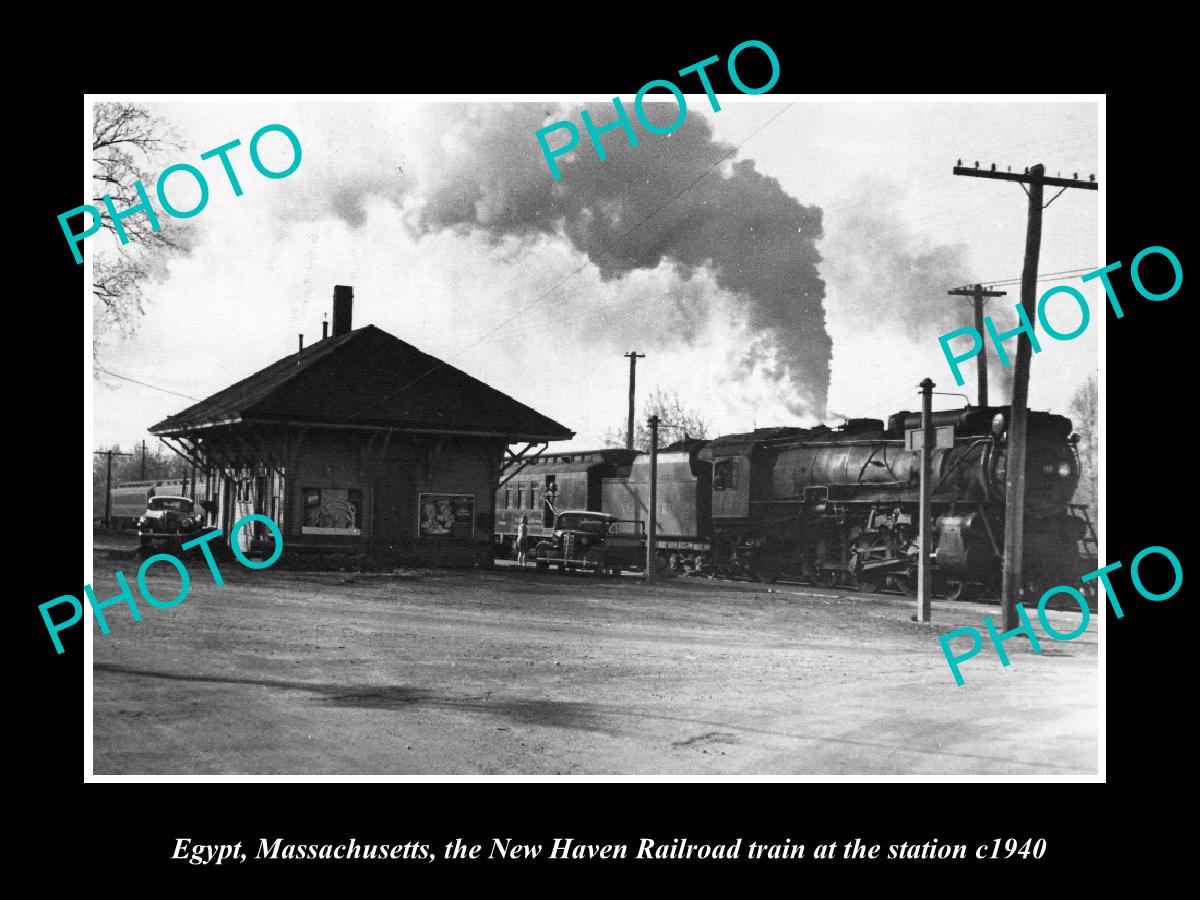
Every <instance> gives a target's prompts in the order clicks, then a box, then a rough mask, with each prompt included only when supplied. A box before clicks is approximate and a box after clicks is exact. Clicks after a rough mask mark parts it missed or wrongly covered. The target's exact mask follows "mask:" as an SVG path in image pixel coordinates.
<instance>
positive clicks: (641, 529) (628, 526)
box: [534, 509, 646, 575]
mask: <svg viewBox="0 0 1200 900" xmlns="http://www.w3.org/2000/svg"><path fill="white" fill-rule="evenodd" d="M534 560H535V562H536V565H537V570H538V571H539V572H544V571H546V569H548V568H549V567H550V566H552V565H553V566H557V567H558V570H559V571H560V572H565V571H568V570H570V569H586V570H588V571H592V572H596V573H597V574H600V575H609V574H616V573H619V572H621V571H622V570H624V569H636V570H643V569H644V568H645V565H646V525H645V523H644V522H636V521H632V520H629V519H618V518H617V517H616V516H612V515H609V514H607V513H602V512H593V511H591V510H587V509H569V510H564V511H562V512H560V513H558V514H557V515H556V516H555V517H554V532H553V534H552V535H551V536H550V538H549V539H547V540H542V541H541V542H540V543H539V544H538V545H537V547H536V548H535V549H534Z"/></svg>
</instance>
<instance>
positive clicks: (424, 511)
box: [417, 493, 475, 538]
mask: <svg viewBox="0 0 1200 900" xmlns="http://www.w3.org/2000/svg"><path fill="white" fill-rule="evenodd" d="M417 534H419V535H420V536H421V537H434V538H436V537H440V538H473V537H474V536H475V495H474V494H424V493H423V494H418V495H417Z"/></svg>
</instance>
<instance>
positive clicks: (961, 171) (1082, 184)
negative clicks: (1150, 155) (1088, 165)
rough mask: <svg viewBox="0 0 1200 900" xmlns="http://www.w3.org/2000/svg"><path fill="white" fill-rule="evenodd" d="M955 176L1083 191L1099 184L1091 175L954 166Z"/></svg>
mask: <svg viewBox="0 0 1200 900" xmlns="http://www.w3.org/2000/svg"><path fill="white" fill-rule="evenodd" d="M954 174H955V175H966V176H968V177H970V178H995V179H997V180H998V181H1017V182H1020V183H1021V184H1034V183H1039V184H1049V185H1052V186H1054V187H1064V188H1072V187H1073V188H1082V189H1083V190H1085V191H1095V190H1099V188H1100V182H1098V181H1096V177H1095V176H1094V175H1093V176H1092V177H1091V178H1090V179H1083V178H1057V177H1053V176H1049V175H1041V176H1039V175H1036V174H1034V173H1033V172H1026V173H1024V174H1021V173H1019V172H997V171H995V170H994V169H993V170H992V171H989V170H987V169H973V168H971V167H969V166H955V167H954Z"/></svg>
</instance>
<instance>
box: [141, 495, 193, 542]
mask: <svg viewBox="0 0 1200 900" xmlns="http://www.w3.org/2000/svg"><path fill="white" fill-rule="evenodd" d="M203 528H204V510H203V509H200V508H198V507H197V504H196V501H195V500H192V499H191V498H189V497H151V498H150V500H149V502H148V503H147V505H146V512H145V514H144V515H143V516H142V517H141V519H139V520H138V532H139V543H140V544H141V547H142V549H143V550H149V549H151V548H154V547H161V546H175V545H177V544H181V543H183V542H185V541H188V540H190V539H191V538H193V537H198V536H199V534H200V532H201V531H202V530H203Z"/></svg>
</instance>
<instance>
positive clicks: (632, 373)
mask: <svg viewBox="0 0 1200 900" xmlns="http://www.w3.org/2000/svg"><path fill="white" fill-rule="evenodd" d="M625 355H626V356H627V357H629V430H628V431H626V432H625V449H626V450H632V449H633V394H634V385H635V384H636V383H637V361H638V360H639V359H645V358H646V354H645V353H638V352H637V351H636V350H630V351H629V352H628V353H626V354H625Z"/></svg>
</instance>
